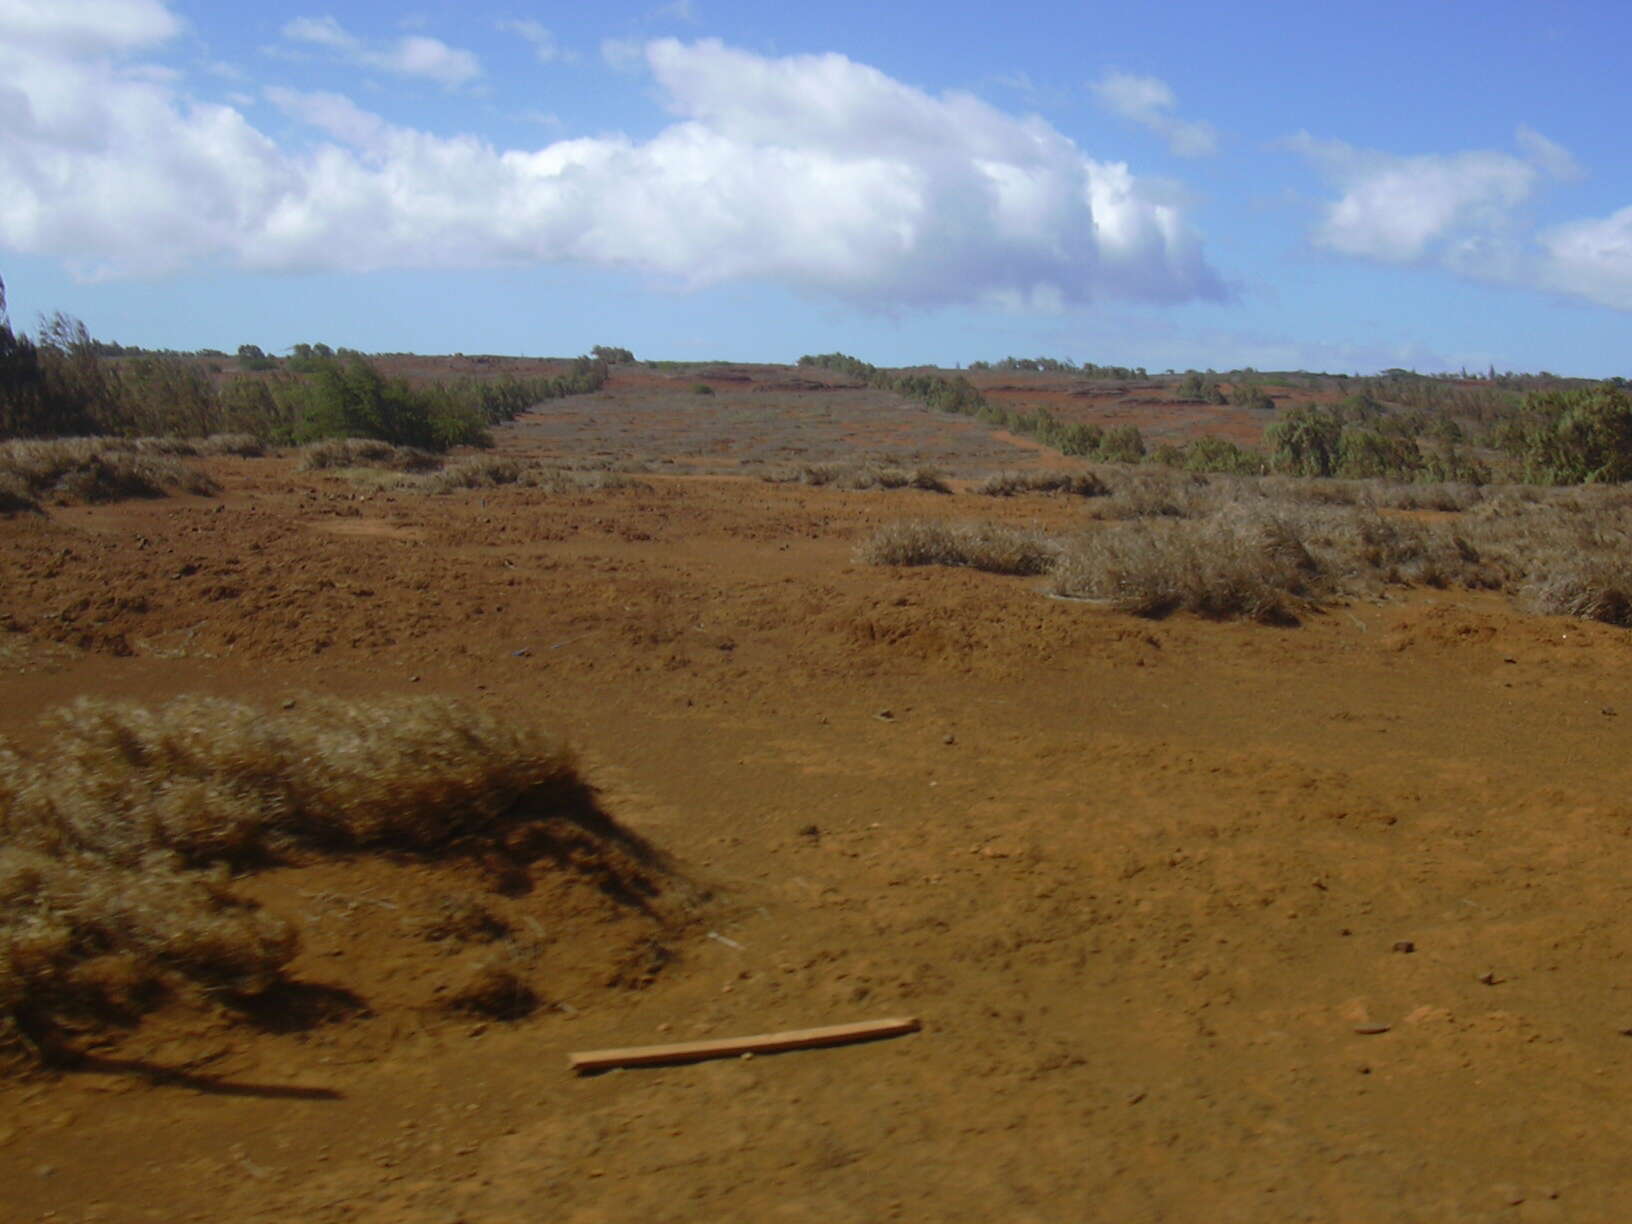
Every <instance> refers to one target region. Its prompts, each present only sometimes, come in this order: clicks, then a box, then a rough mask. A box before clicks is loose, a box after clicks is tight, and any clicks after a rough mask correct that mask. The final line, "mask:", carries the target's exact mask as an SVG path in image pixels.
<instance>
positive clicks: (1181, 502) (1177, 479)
mask: <svg viewBox="0 0 1632 1224" xmlns="http://www.w3.org/2000/svg"><path fill="white" fill-rule="evenodd" d="M1218 505H1219V499H1218V497H1217V496H1216V495H1215V494H1214V493H1213V491H1212V482H1211V481H1210V480H1209V479H1208V478H1207V477H1206V476H1203V475H1201V474H1199V473H1188V472H1175V471H1171V470H1166V469H1164V470H1160V471H1150V470H1145V471H1138V470H1129V471H1127V472H1125V473H1121V474H1119V475H1118V476H1117V477H1116V478H1115V479H1114V480H1113V482H1112V484H1111V489H1110V494H1109V495H1108V496H1106V497H1104V498H1101V499H1099V500H1098V501H1096V502H1095V503H1094V507H1093V515H1094V517H1095V518H1097V519H1111V520H1125V519H1147V518H1199V517H1201V516H1202V515H1205V514H1208V513H1210V512H1211V511H1213V510H1216V509H1217V508H1218Z"/></svg>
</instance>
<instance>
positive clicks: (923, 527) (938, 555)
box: [856, 520, 1059, 574]
mask: <svg viewBox="0 0 1632 1224" xmlns="http://www.w3.org/2000/svg"><path fill="white" fill-rule="evenodd" d="M1058 555H1059V547H1058V545H1056V544H1055V543H1054V542H1053V541H1052V540H1050V539H1049V538H1048V537H1047V536H1045V535H1043V534H1041V533H1040V532H1036V531H1027V530H1024V529H1022V528H1018V527H1006V526H1003V525H1001V524H998V523H945V522H938V521H933V520H930V521H921V520H914V521H906V522H898V523H890V524H887V525H886V526H884V527H881V528H880V529H879V530H878V531H876V532H875V533H874V534H873V535H872V536H870V537H869V538H868V539H867V540H865V541H863V543H862V544H861V546H860V547H859V548H857V550H856V560H858V561H860V562H862V563H863V564H865V565H951V566H966V567H968V568H970V569H978V570H985V571H987V572H988V573H993V574H1046V573H1048V571H1049V570H1050V569H1052V568H1053V566H1054V562H1055V560H1056V558H1057V557H1058Z"/></svg>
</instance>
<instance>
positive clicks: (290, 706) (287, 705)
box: [283, 697, 295, 710]
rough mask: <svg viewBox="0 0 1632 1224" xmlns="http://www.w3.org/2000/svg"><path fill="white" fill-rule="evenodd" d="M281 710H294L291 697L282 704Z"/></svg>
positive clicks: (293, 700)
mask: <svg viewBox="0 0 1632 1224" xmlns="http://www.w3.org/2000/svg"><path fill="white" fill-rule="evenodd" d="M283 708H284V709H286V710H292V709H294V708H295V699H294V698H293V697H291V698H289V700H288V701H285V702H284V703H283Z"/></svg>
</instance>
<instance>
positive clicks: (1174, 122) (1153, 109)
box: [1090, 70, 1218, 157]
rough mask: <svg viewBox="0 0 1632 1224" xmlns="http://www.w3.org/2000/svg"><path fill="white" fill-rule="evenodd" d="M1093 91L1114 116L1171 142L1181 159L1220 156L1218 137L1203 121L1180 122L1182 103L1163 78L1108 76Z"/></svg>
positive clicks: (1117, 74)
mask: <svg viewBox="0 0 1632 1224" xmlns="http://www.w3.org/2000/svg"><path fill="white" fill-rule="evenodd" d="M1090 88H1091V89H1092V90H1093V94H1094V96H1095V97H1096V98H1098V99H1099V103H1100V105H1101V106H1103V107H1105V109H1106V110H1108V111H1110V112H1111V113H1112V114H1116V115H1120V116H1122V118H1124V119H1130V120H1132V121H1133V122H1134V123H1137V124H1139V125H1141V126H1142V127H1147V128H1149V129H1150V130H1151V131H1153V132H1155V133H1156V134H1157V135H1158V136H1160V137H1162V139H1164V140H1166V141H1167V147H1168V148H1169V149H1170V150H1171V151H1172V152H1173V153H1175V154H1176V155H1178V156H1179V157H1210V156H1211V155H1212V154H1214V153H1217V152H1218V133H1217V132H1216V131H1214V130H1213V125H1212V124H1210V123H1206V122H1203V121H1201V120H1199V119H1180V118H1179V116H1178V114H1177V113H1176V112H1177V110H1178V106H1179V100H1178V98H1177V97H1176V96H1175V95H1174V93H1173V89H1172V87H1171V86H1169V85H1168V83H1167V82H1166V81H1164V80H1162V79H1161V78H1160V77H1153V76H1139V75H1138V74H1136V73H1132V72H1118V71H1115V70H1112V71H1110V72H1107V73H1106V74H1105V75H1104V76H1102V77H1100V78H1099V80H1097V81H1095V82H1094V83H1093V85H1092V86H1090Z"/></svg>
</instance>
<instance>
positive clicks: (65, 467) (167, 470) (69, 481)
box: [0, 438, 218, 508]
mask: <svg viewBox="0 0 1632 1224" xmlns="http://www.w3.org/2000/svg"><path fill="white" fill-rule="evenodd" d="M0 481H3V482H4V488H5V489H7V490H9V496H8V498H7V500H8V501H11V502H17V501H20V500H27V501H30V502H39V501H44V500H50V501H55V502H57V503H59V504H66V503H69V502H111V501H123V500H126V499H127V498H134V497H164V496H165V495H166V494H167V493H168V492H169V491H170V490H172V489H174V490H178V491H180V492H183V493H196V494H202V495H208V494H211V493H214V492H215V491H216V489H217V487H218V486H217V485H216V483H215V482H214V481H213V480H211V479H210V478H209V477H208V476H206V475H204V473H202V472H199V471H195V470H194V469H192V468H189V467H186V466H185V465H183V464H180V463H176V462H174V461H173V460H171V459H167V458H162V457H160V458H155V457H154V456H152V455H143V454H139V453H136V451H135V449H134V444H133V443H130V442H126V441H122V440H119V439H109V438H52V439H48V440H40V441H25V442H7V443H4V444H0ZM18 508H26V507H18Z"/></svg>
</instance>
